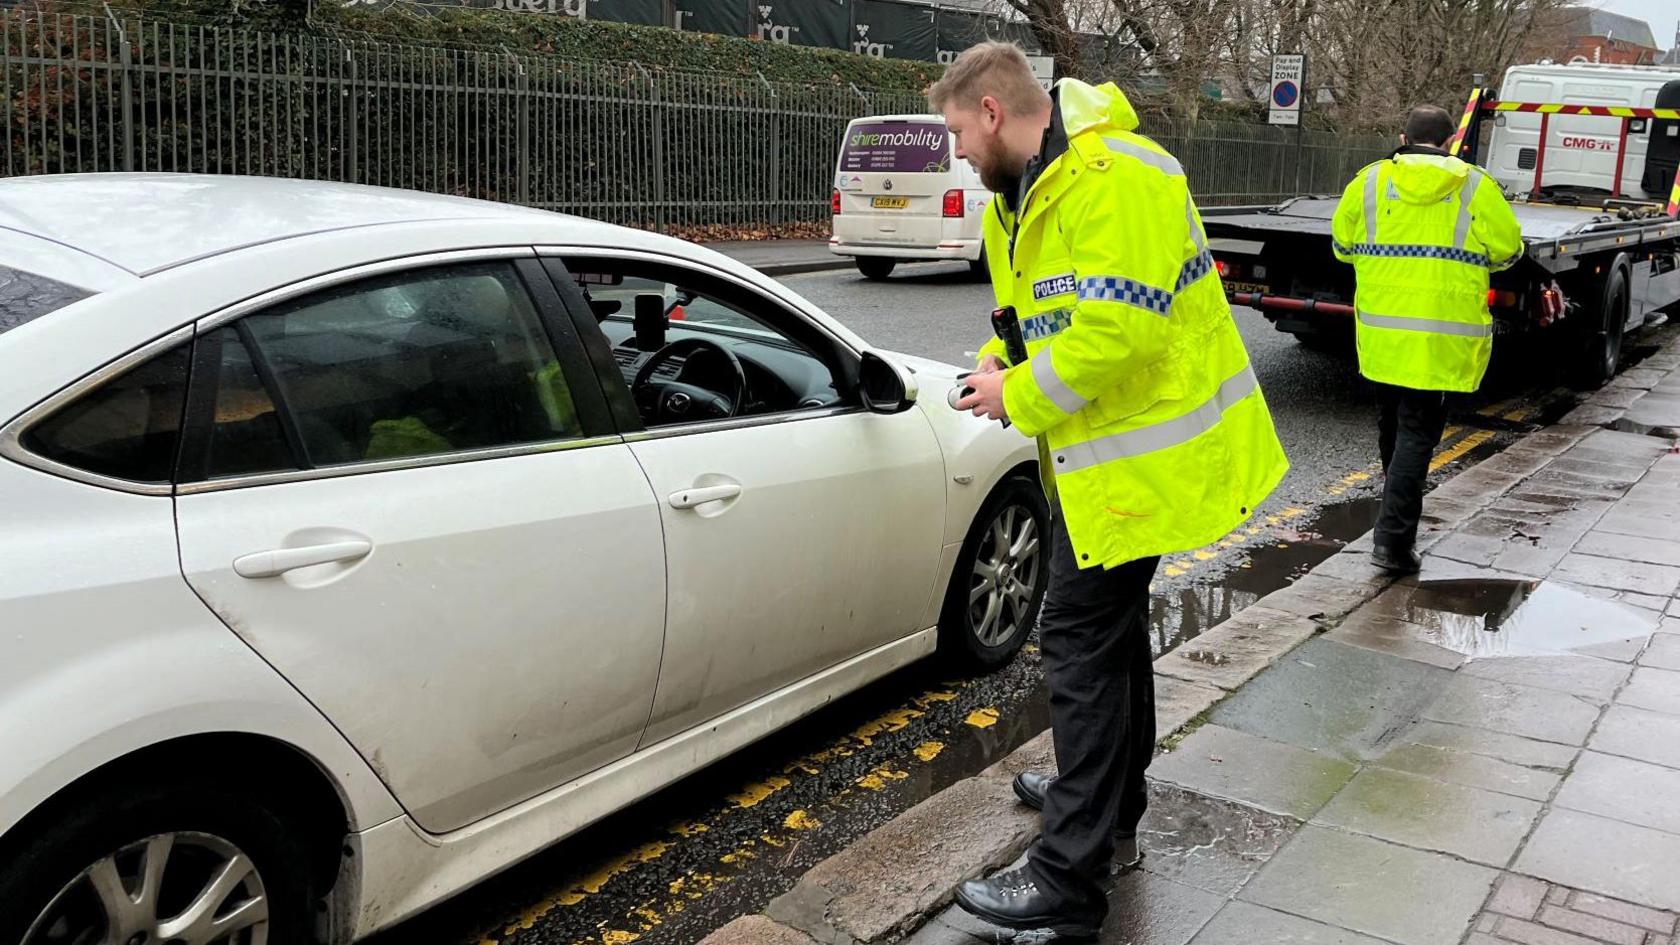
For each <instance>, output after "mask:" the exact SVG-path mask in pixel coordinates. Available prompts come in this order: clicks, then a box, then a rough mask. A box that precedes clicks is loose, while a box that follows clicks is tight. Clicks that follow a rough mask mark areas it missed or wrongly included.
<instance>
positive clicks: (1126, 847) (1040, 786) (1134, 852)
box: [1015, 771, 1143, 875]
mask: <svg viewBox="0 0 1680 945" xmlns="http://www.w3.org/2000/svg"><path fill="white" fill-rule="evenodd" d="M1054 780H1056V779H1055V778H1054V777H1051V776H1050V775H1047V774H1039V773H1037V772H1034V771H1023V772H1021V773H1020V774H1018V775H1016V776H1015V796H1016V797H1018V798H1020V799H1021V803H1023V804H1025V805H1027V806H1028V807H1031V808H1032V809H1033V810H1043V809H1044V793H1045V792H1046V791H1048V790H1050V782H1052V781H1054ZM1141 865H1143V851H1141V850H1139V849H1138V841H1137V834H1135V833H1117V834H1115V835H1114V869H1115V872H1116V873H1117V874H1120V875H1124V874H1126V873H1130V872H1131V871H1132V870H1135V869H1137V868H1138V867H1139V866H1141Z"/></svg>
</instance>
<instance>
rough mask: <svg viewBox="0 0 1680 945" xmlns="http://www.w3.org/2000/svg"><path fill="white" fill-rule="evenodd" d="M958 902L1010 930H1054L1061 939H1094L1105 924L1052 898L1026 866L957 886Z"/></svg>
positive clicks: (1081, 940) (972, 912)
mask: <svg viewBox="0 0 1680 945" xmlns="http://www.w3.org/2000/svg"><path fill="white" fill-rule="evenodd" d="M957 905H959V906H962V908H963V909H964V910H965V911H967V912H968V913H969V914H971V915H975V916H979V917H980V918H982V919H984V920H986V921H987V922H990V923H991V924H993V925H997V926H1002V927H1003V928H1006V929H1014V930H1015V931H1018V932H1037V931H1041V930H1042V931H1047V932H1050V933H1053V934H1054V935H1055V936H1056V940H1057V941H1058V942H1094V941H1096V938H1097V932H1098V931H1099V929H1100V927H1101V923H1099V922H1096V921H1094V920H1092V919H1091V918H1089V917H1087V916H1082V915H1079V914H1077V913H1075V912H1074V911H1072V910H1070V909H1068V908H1067V907H1066V906H1065V905H1064V904H1062V903H1059V902H1056V901H1054V900H1053V899H1051V898H1050V897H1049V896H1048V895H1046V894H1045V892H1044V891H1043V890H1042V889H1039V888H1038V884H1037V883H1035V882H1034V881H1033V878H1032V875H1031V874H1030V873H1028V872H1027V871H1026V870H1024V869H1021V870H1014V871H1012V872H1008V873H999V874H998V875H996V876H993V877H991V878H990V879H973V880H969V881H968V882H966V883H963V884H962V885H961V886H958V887H957Z"/></svg>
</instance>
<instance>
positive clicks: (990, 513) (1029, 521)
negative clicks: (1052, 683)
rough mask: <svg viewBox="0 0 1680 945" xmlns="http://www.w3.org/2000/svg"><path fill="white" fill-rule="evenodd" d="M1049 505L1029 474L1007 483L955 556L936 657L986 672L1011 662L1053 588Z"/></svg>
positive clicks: (983, 511)
mask: <svg viewBox="0 0 1680 945" xmlns="http://www.w3.org/2000/svg"><path fill="white" fill-rule="evenodd" d="M1049 538H1050V503H1049V501H1048V500H1047V499H1045V497H1044V487H1043V486H1042V485H1040V484H1039V482H1038V480H1037V479H1035V478H1033V477H1032V476H1029V475H1021V474H1017V475H1014V476H1011V477H1009V478H1008V479H1005V480H1004V481H1003V483H1002V484H1001V485H1000V486H998V488H997V491H996V492H994V493H993V494H992V496H991V498H989V499H987V500H986V504H985V505H984V506H982V507H981V509H980V513H979V514H978V515H976V516H975V517H974V524H973V525H972V526H971V527H970V528H969V531H968V537H967V539H966V540H964V542H963V547H962V552H961V553H960V554H958V555H957V565H956V569H955V570H954V571H953V572H952V573H951V583H950V586H949V587H947V588H946V590H945V606H944V611H943V612H942V613H941V614H940V618H939V650H940V654H941V656H943V657H944V658H945V659H946V660H948V661H950V662H951V663H953V664H955V665H956V666H957V668H959V669H965V670H975V671H979V672H991V671H992V670H995V669H998V668H999V667H1001V666H1003V665H1004V664H1006V663H1008V662H1009V661H1010V660H1011V659H1014V657H1015V653H1016V652H1017V651H1018V650H1020V649H1021V644H1023V643H1025V642H1026V640H1027V635H1028V634H1030V633H1032V630H1033V627H1034V626H1036V625H1037V623H1038V608H1039V605H1040V604H1041V603H1043V601H1044V591H1045V589H1046V588H1047V587H1049V585H1050V553H1051V551H1050V541H1049Z"/></svg>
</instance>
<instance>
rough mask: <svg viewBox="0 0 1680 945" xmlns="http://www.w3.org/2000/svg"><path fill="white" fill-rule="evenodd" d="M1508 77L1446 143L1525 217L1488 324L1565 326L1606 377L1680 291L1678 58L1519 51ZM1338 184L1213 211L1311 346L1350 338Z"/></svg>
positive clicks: (1254, 280) (1589, 370)
mask: <svg viewBox="0 0 1680 945" xmlns="http://www.w3.org/2000/svg"><path fill="white" fill-rule="evenodd" d="M1477 84H1478V86H1479V85H1480V84H1481V83H1480V80H1479V79H1478V82H1477ZM1502 92H1503V97H1500V98H1496V97H1495V95H1494V90H1492V89H1486V88H1477V89H1476V90H1475V91H1474V92H1473V93H1472V94H1471V96H1470V99H1469V102H1468V104H1467V105H1466V107H1465V110H1464V116H1463V119H1462V120H1461V122H1460V125H1459V130H1458V134H1457V135H1456V136H1455V137H1454V139H1453V142H1452V145H1451V150H1452V152H1453V153H1454V154H1456V155H1458V156H1459V157H1462V158H1464V159H1465V160H1467V161H1470V162H1471V163H1474V164H1478V165H1482V166H1483V168H1484V170H1486V171H1487V172H1488V173H1489V174H1490V175H1491V176H1492V177H1493V178H1494V179H1495V180H1497V181H1499V183H1500V184H1501V186H1503V187H1504V188H1505V191H1506V195H1507V196H1508V197H1513V199H1512V201H1511V206H1512V209H1513V211H1515V213H1516V217H1517V221H1518V222H1519V223H1520V224H1521V226H1522V234H1523V242H1524V244H1525V252H1524V255H1523V258H1522V259H1521V260H1520V261H1519V262H1518V263H1517V264H1516V265H1515V266H1513V267H1511V268H1510V269H1507V270H1505V271H1503V272H1497V273H1494V274H1493V280H1492V288H1491V290H1490V292H1489V304H1490V308H1491V309H1492V312H1493V316H1494V333H1495V335H1496V337H1497V336H1514V335H1529V334H1539V335H1540V337H1543V338H1547V339H1555V344H1556V346H1558V348H1559V350H1560V354H1561V355H1562V357H1563V358H1564V359H1565V364H1566V366H1567V368H1568V373H1569V375H1570V377H1571V378H1572V379H1573V380H1574V381H1575V382H1576V383H1577V384H1579V385H1580V386H1583V387H1588V388H1596V387H1600V386H1603V385H1604V384H1605V383H1606V382H1608V381H1609V380H1610V378H1611V377H1613V376H1614V375H1615V373H1616V367H1617V364H1618V363H1619V362H1620V360H1621V353H1622V341H1623V337H1624V335H1626V334H1627V333H1629V332H1633V331H1636V330H1638V329H1640V328H1642V327H1647V326H1654V325H1657V324H1661V323H1662V322H1664V321H1666V320H1667V315H1666V314H1664V312H1663V309H1665V308H1667V307H1669V306H1671V305H1673V304H1674V303H1676V302H1680V69H1672V68H1671V69H1662V68H1651V67H1617V66H1600V65H1596V64H1594V65H1567V66H1563V65H1552V64H1550V63H1541V64H1539V65H1535V66H1514V67H1512V68H1511V70H1510V71H1509V72H1507V74H1506V77H1505V84H1504V87H1503V89H1502ZM1543 95H1546V96H1549V97H1550V99H1551V100H1549V101H1548V100H1535V99H1540V98H1541V97H1542V96H1543ZM1484 123H1486V124H1492V125H1493V128H1492V129H1491V133H1490V134H1489V135H1488V139H1489V146H1488V148H1487V150H1486V154H1487V156H1488V160H1487V161H1486V163H1485V165H1484V164H1483V162H1481V161H1479V160H1478V157H1479V156H1480V153H1481V150H1482V149H1481V148H1479V147H1478V145H1479V143H1480V142H1481V139H1482V132H1483V130H1484ZM1513 195H1514V196H1513ZM1339 198H1340V195H1339V194H1338V195H1312V196H1302V197H1297V198H1295V199H1292V200H1289V201H1287V202H1285V203H1283V204H1279V205H1276V206H1247V207H1213V208H1207V209H1205V210H1204V211H1203V220H1204V223H1205V225H1206V228H1207V232H1208V237H1209V248H1210V249H1211V250H1212V251H1213V255H1214V259H1215V263H1216V265H1217V267H1218V269H1219V274H1220V276H1221V278H1222V279H1223V280H1224V283H1225V292H1226V295H1227V296H1228V297H1229V298H1230V300H1231V302H1232V304H1234V305H1246V306H1249V307H1252V308H1255V309H1258V310H1259V311H1260V312H1261V313H1262V314H1264V315H1265V317H1266V318H1267V319H1268V320H1270V321H1271V322H1272V324H1273V325H1274V327H1276V328H1277V329H1278V330H1279V331H1285V332H1289V333H1291V334H1294V335H1295V336H1296V337H1297V338H1299V339H1300V340H1301V342H1302V343H1303V344H1305V345H1308V346H1309V347H1317V348H1335V347H1341V346H1344V345H1347V344H1349V339H1351V337H1352V332H1353V317H1354V298H1353V296H1354V281H1353V267H1352V266H1348V265H1346V264H1344V263H1342V262H1340V261H1338V260H1337V259H1336V258H1335V257H1334V255H1333V254H1332V252H1331V248H1330V245H1331V236H1330V222H1331V218H1332V216H1333V215H1334V213H1335V210H1336V204H1337V202H1338V200H1339ZM1547 344H1548V346H1550V345H1551V342H1550V341H1548V342H1547ZM1500 348H1501V345H1500V344H1499V343H1498V341H1497V340H1496V341H1495V344H1494V350H1495V357H1498V356H1499V355H1498V352H1499V350H1500Z"/></svg>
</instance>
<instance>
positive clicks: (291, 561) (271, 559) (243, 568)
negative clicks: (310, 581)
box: [233, 541, 373, 578]
mask: <svg viewBox="0 0 1680 945" xmlns="http://www.w3.org/2000/svg"><path fill="white" fill-rule="evenodd" d="M371 551H373V542H371V541H335V542H332V543H331V544H325V545H306V546H304V547H302V548H276V549H275V550H273V551H258V552H255V553H253V554H248V555H241V556H240V557H238V558H235V559H233V573H235V574H237V575H239V576H240V577H243V578H271V577H279V576H280V575H282V574H285V573H286V572H287V571H295V570H297V569H298V568H308V567H312V566H314V565H317V564H331V563H332V562H334V561H355V560H356V559H358V558H365V557H367V556H368V553H369V552H371Z"/></svg>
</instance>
